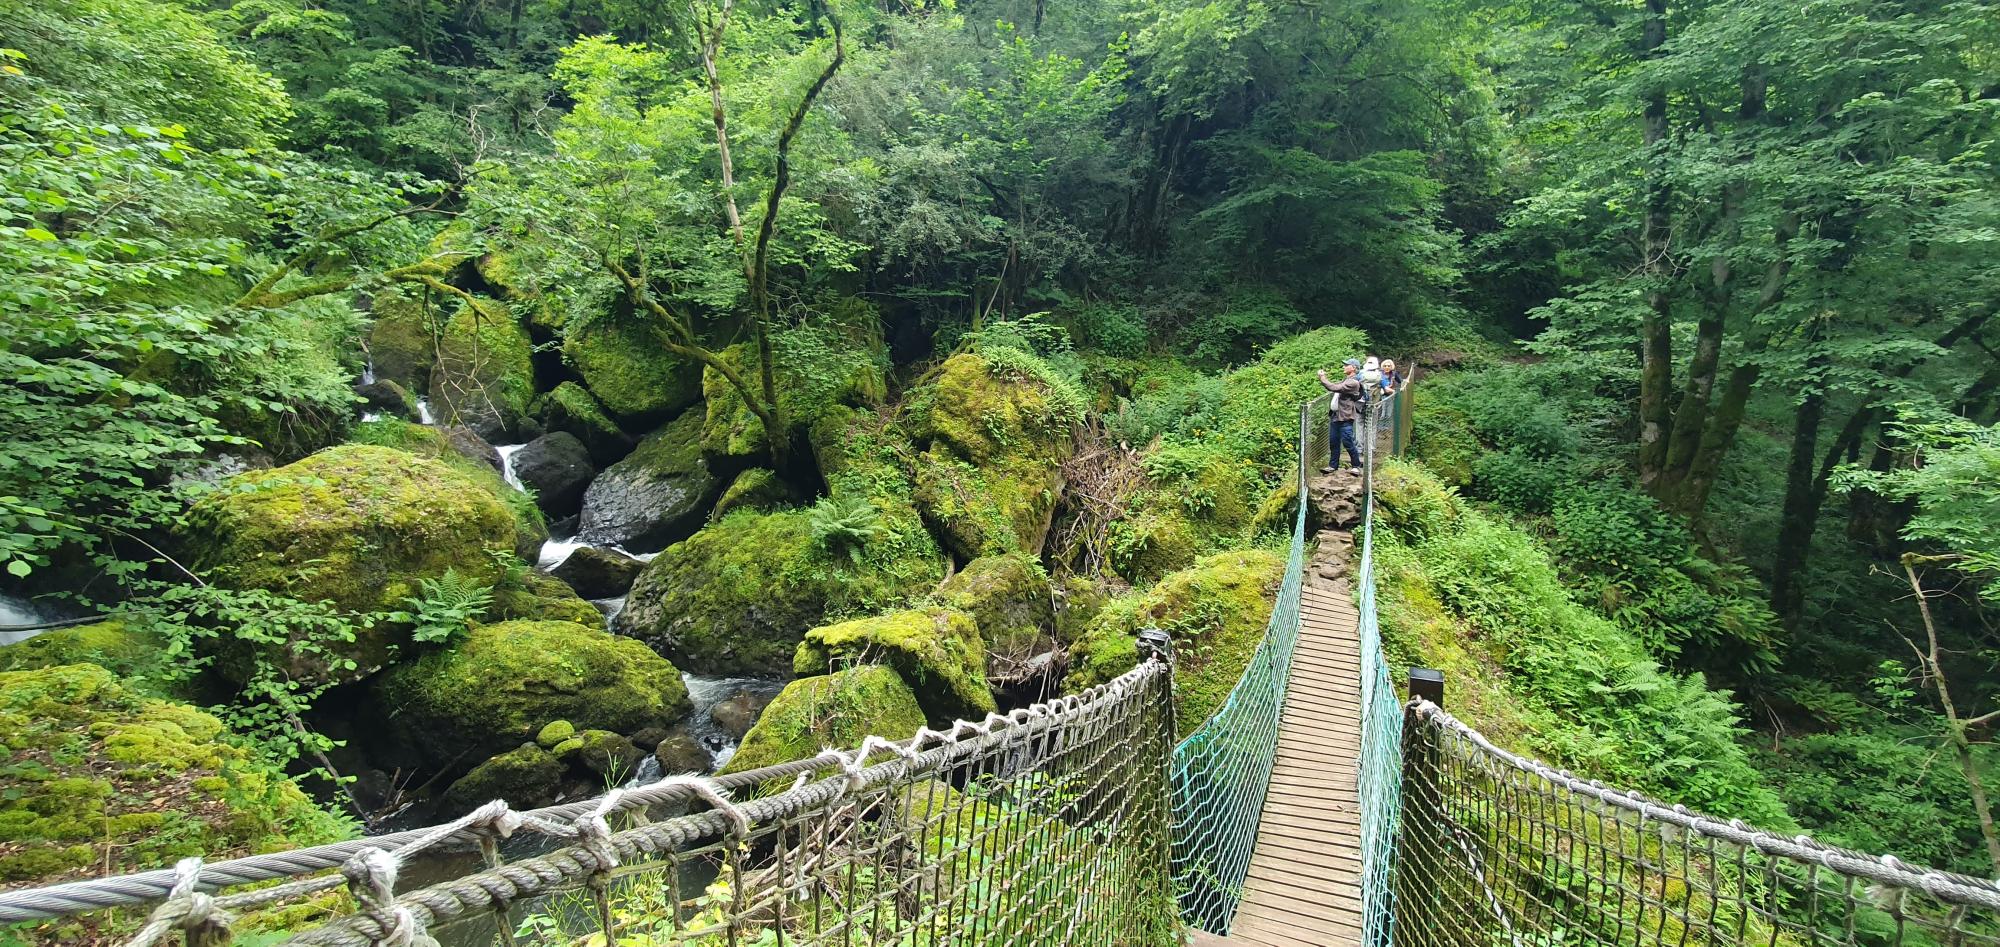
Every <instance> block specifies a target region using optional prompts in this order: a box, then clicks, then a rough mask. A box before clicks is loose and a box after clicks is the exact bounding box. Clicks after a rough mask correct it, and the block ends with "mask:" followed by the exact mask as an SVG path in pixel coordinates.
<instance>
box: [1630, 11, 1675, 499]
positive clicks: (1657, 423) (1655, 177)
mask: <svg viewBox="0 0 2000 947" xmlns="http://www.w3.org/2000/svg"><path fill="white" fill-rule="evenodd" d="M1666 41H1667V0H1646V24H1645V30H1644V32H1643V34H1641V37H1640V42H1639V55H1640V58H1641V59H1652V58H1654V57H1655V56H1657V55H1659V50H1660V47H1661V46H1663V45H1665V44H1666ZM1644 123H1645V124H1644V135H1645V146H1646V219H1645V226H1644V230H1643V232H1642V233H1641V236H1640V252H1641V253H1642V254H1644V258H1643V259H1642V260H1640V270H1641V272H1643V273H1644V274H1645V276H1646V284H1647V285H1646V313H1645V315H1644V316H1643V317H1642V318H1641V320H1640V324H1639V482H1640V483H1641V484H1642V485H1645V486H1647V487H1651V486H1652V485H1653V484H1654V483H1655V482H1656V481H1658V480H1659V478H1660V475H1661V473H1662V472H1663V470H1664V469H1665V466H1666V459H1667V437H1668V426H1669V424H1671V423H1672V418H1671V417H1670V415H1669V412H1670V410H1671V407H1672V406H1671V405H1669V404H1668V395H1669V393H1670V392H1669V389H1670V388H1672V386H1673V380H1674V372H1673V358H1674V350H1673V336H1672V331H1673V318H1672V316H1673V312H1672V308H1673V300H1672V296H1671V294H1669V293H1668V291H1667V281H1668V280H1669V279H1671V273H1672V268H1671V267H1670V266H1668V265H1667V254H1668V252H1669V249H1670V231H1671V229H1672V216H1671V215H1672V207H1673V193H1672V191H1671V189H1670V186H1669V185H1668V184H1667V181H1666V167H1665V165H1666V157H1665V155H1664V152H1665V150H1666V144H1665V139H1666V136H1667V90H1666V89H1665V88H1664V87H1656V88H1653V89H1650V90H1648V91H1647V93H1646V106H1645V112H1644Z"/></svg>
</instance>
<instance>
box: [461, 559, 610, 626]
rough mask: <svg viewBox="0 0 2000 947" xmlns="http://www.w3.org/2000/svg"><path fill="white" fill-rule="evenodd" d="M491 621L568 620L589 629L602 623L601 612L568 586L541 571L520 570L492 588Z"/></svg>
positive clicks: (602, 616) (489, 613)
mask: <svg viewBox="0 0 2000 947" xmlns="http://www.w3.org/2000/svg"><path fill="white" fill-rule="evenodd" d="M487 618H488V619H489V620H492V621H568V622H575V623H577V624H579V625H589V626H590V627H592V628H597V627H601V626H602V625H603V624H604V615H603V613H601V612H599V611H598V610H597V606H595V605H592V604H590V603H589V602H588V601H585V600H584V598H583V596H581V595H579V594H577V592H576V591H575V590H574V589H572V588H570V586H569V583H566V582H564V581H563V580H561V579H559V578H556V577H555V576H552V575H549V574H547V573H544V572H536V571H533V570H530V569H521V570H519V571H517V572H515V573H513V574H511V575H509V576H507V577H506V578H503V579H501V580H500V582H499V584H497V585H495V586H494V587H493V605H492V607H491V608H490V609H488V611H487Z"/></svg>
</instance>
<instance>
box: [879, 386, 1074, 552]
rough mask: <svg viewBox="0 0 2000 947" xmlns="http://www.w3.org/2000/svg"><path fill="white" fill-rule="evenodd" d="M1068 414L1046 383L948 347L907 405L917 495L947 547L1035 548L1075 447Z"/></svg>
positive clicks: (1043, 536)
mask: <svg viewBox="0 0 2000 947" xmlns="http://www.w3.org/2000/svg"><path fill="white" fill-rule="evenodd" d="M1074 420H1075V419H1074V417H1073V414H1072V413H1071V412H1070V411H1069V410H1068V409H1066V408H1065V407H1063V404H1062V400H1061V399H1060V398H1059V397H1057V396H1056V394H1055V393H1054V392H1052V391H1051V390H1050V389H1049V387H1048V385H1047V384H1046V383H1045V382H1043V381H1041V380H1039V379H1037V378H1035V377H1033V376H1030V375H1027V374H1024V373H1019V372H1014V371H1010V370H1007V369H1004V368H1002V367H1000V366H997V365H995V364H994V363H992V362H989V361H988V360H987V359H985V358H982V357H981V356H978V355H972V354H961V355H955V356H952V357H951V358H950V359H948V360H946V361H945V363H944V364H943V365H942V366H939V369H938V372H937V375H936V376H935V377H934V378H933V380H932V381H931V382H930V383H929V384H927V385H925V386H924V387H922V388H920V389H919V390H918V391H916V392H915V393H913V394H912V395H911V397H910V398H909V399H908V401H907V402H906V403H905V405H904V424H905V427H906V429H907V430H908V432H909V435H910V437H911V439H912V441H913V443H914V444H915V446H916V447H917V448H918V449H919V450H921V451H922V460H921V461H920V462H919V463H918V464H917V481H916V493H915V500H916V504H917V508H918V509H919V510H920V511H921V512H922V513H923V516H924V519H925V521H926V522H928V523H930V524H931V525H932V526H933V527H935V528H936V529H937V530H938V533H939V535H940V536H941V537H942V538H943V540H944V542H945V544H946V545H947V546H949V547H951V549H952V551H953V552H956V553H958V554H959V555H960V556H962V557H965V558H968V559H971V558H977V557H979V556H985V555H999V554H1005V553H1009V552H1026V553H1029V554H1031V555H1039V554H1040V553H1041V550H1042V543H1043V541H1044V540H1045V539H1046V538H1047V536H1048V531H1049V525H1050V522H1051V519H1052V518H1053V516H1054V514H1055V507H1056V501H1057V499H1059V497H1060V496H1061V493H1062V488H1063V476H1062V463H1063V461H1065V460H1067V459H1068V458H1069V456H1070V454H1071V452H1072V451H1073V449H1074V440H1073V435H1072V430H1073V422H1074Z"/></svg>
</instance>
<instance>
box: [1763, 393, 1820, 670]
mask: <svg viewBox="0 0 2000 947" xmlns="http://www.w3.org/2000/svg"><path fill="white" fill-rule="evenodd" d="M1825 414H1826V396H1825V395H1824V394H1822V393H1820V392H1818V391H1814V392H1811V393H1809V394H1807V395H1806V398H1805V401H1803V402H1802V403H1800V405H1799V410H1798V413H1797V415H1796V417H1795V419H1794V422H1793V427H1792V454H1791V458H1790V460H1789V462H1788V463H1787V464H1786V465H1785V506H1784V511H1783V512H1782V513H1780V514H1779V517H1778V553H1777V560H1776V562H1774V563H1773V564H1772V568H1771V609H1772V610H1773V611H1775V612H1777V613H1778V620H1779V621H1780V622H1781V623H1782V624H1783V625H1784V627H1785V631H1786V632H1788V633H1792V632H1797V631H1798V626H1799V613H1800V611H1801V609H1802V608H1803V606H1804V604H1805V583H1804V578H1805V567H1806V560H1807V559H1808V558H1809V556H1810V554H1811V546H1812V538H1813V533H1814V532H1815V531H1816V530H1817V527H1818V526H1819V508H1820V503H1821V502H1822V501H1823V500H1824V499H1825V497H1826V493H1825V490H1824V488H1823V486H1822V483H1823V481H1821V480H1820V479H1819V477H1818V471H1816V470H1815V469H1814V462H1815V461H1817V460H1818V459H1819V458H1818V456H1817V455H1818V453H1819V428H1820V421H1821V420H1822V419H1823V418H1824V416H1825Z"/></svg>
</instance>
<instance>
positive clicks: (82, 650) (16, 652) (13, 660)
mask: <svg viewBox="0 0 2000 947" xmlns="http://www.w3.org/2000/svg"><path fill="white" fill-rule="evenodd" d="M165 648H166V643H165V642H164V641H162V640H160V638H159V637H158V636H157V635H153V634H150V633H148V632H145V631H141V630H139V629H136V628H133V627H131V626H130V625H127V624H126V623H125V622H123V621H120V620H118V619H113V620H111V621H101V622H97V623H95V624H90V625H77V626H74V627H70V628H56V629H51V630H49V631H45V632H42V633H41V634H39V635H36V636H34V637H33V638H29V639H28V640H26V641H21V642H17V643H14V644H10V645H0V671H31V670H35V669H38V668H46V667H55V666H56V665H59V664H86V663H87V664H95V665H97V666H98V667H102V668H105V669H108V670H111V671H114V672H116V673H117V674H118V676H119V677H121V678H127V679H130V678H136V677H144V676H146V675H147V674H148V673H150V672H152V671H154V670H156V669H158V668H159V666H160V664H161V662H162V660H163V652H164V650H165Z"/></svg>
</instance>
